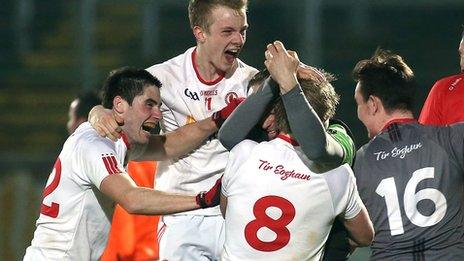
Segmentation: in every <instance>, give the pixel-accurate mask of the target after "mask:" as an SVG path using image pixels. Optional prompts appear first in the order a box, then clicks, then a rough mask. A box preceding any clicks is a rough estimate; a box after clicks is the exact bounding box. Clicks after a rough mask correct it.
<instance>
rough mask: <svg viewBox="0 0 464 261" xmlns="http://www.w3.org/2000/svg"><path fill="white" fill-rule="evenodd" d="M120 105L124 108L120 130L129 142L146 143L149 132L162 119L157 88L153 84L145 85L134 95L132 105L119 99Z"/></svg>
mask: <svg viewBox="0 0 464 261" xmlns="http://www.w3.org/2000/svg"><path fill="white" fill-rule="evenodd" d="M121 106H122V107H123V108H124V112H123V115H122V116H123V118H124V125H123V126H122V130H123V131H124V133H125V134H126V135H127V137H128V139H129V143H130V144H147V143H148V141H149V137H150V135H151V134H150V132H151V131H152V130H153V129H154V128H155V127H156V125H157V124H158V122H159V121H160V120H161V119H162V114H161V111H160V106H161V96H160V91H159V88H158V87H156V86H153V85H148V86H145V87H144V89H143V93H142V94H140V95H137V96H135V97H134V100H133V101H132V105H129V103H128V102H127V101H125V100H121Z"/></svg>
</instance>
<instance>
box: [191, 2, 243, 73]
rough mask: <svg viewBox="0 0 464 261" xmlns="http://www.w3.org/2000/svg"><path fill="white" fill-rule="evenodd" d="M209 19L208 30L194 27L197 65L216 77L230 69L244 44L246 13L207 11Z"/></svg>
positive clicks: (237, 11) (220, 10)
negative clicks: (215, 74) (210, 69)
mask: <svg viewBox="0 0 464 261" xmlns="http://www.w3.org/2000/svg"><path fill="white" fill-rule="evenodd" d="M210 16H211V19H210V20H211V24H210V25H209V28H200V27H199V26H195V27H194V32H195V36H196V37H197V40H198V47H197V55H198V56H197V58H198V61H197V64H198V65H199V66H200V67H204V68H203V69H204V70H208V69H209V68H211V67H212V68H214V69H215V70H216V71H217V72H219V74H224V73H227V72H228V71H229V70H231V68H233V66H234V64H235V62H236V58H237V56H238V54H239V53H240V50H241V49H242V47H243V45H244V44H245V40H246V30H247V28H248V23H247V17H246V12H245V10H244V9H242V10H234V9H231V8H229V7H225V6H217V7H215V8H213V9H212V10H211V13H210ZM202 63H203V64H202ZM200 69H201V68H200Z"/></svg>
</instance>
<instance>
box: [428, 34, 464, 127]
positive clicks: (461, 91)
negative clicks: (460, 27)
mask: <svg viewBox="0 0 464 261" xmlns="http://www.w3.org/2000/svg"><path fill="white" fill-rule="evenodd" d="M458 52H459V57H460V60H459V64H460V66H461V72H460V73H459V74H456V75H452V76H448V77H445V78H443V79H441V80H438V81H437V82H436V83H435V84H434V85H433V86H432V89H431V90H430V93H429V95H428V97H427V100H426V101H425V103H424V106H423V107H422V111H421V113H420V116H419V122H420V123H422V124H431V125H448V124H452V123H456V122H460V121H464V31H463V32H462V35H461V42H460V43H459V48H458Z"/></svg>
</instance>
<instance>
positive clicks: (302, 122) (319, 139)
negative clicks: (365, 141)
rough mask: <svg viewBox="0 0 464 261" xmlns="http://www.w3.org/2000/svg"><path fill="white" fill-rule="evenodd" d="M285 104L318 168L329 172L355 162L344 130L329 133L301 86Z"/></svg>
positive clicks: (296, 132) (284, 97)
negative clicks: (344, 164)
mask: <svg viewBox="0 0 464 261" xmlns="http://www.w3.org/2000/svg"><path fill="white" fill-rule="evenodd" d="M282 101H283V102H284V106H285V110H286V113H287V118H288V122H289V124H290V128H291V130H292V135H293V136H294V138H295V139H296V140H297V141H298V143H299V144H300V146H301V149H302V150H303V152H304V153H305V155H306V156H307V157H308V158H309V159H310V160H312V161H313V162H315V163H316V165H318V169H320V170H321V171H327V170H330V169H332V168H335V167H337V166H339V165H341V164H343V163H349V164H351V163H352V159H353V155H354V145H353V141H352V139H351V138H350V137H349V136H348V135H347V134H346V130H345V129H344V127H343V126H342V125H336V126H335V125H333V126H332V125H331V126H329V131H326V129H325V127H324V124H323V123H322V122H321V120H320V118H319V117H318V116H317V113H316V112H315V111H314V109H313V108H312V106H311V104H310V103H309V102H308V100H307V99H306V97H305V96H304V94H303V92H302V90H301V87H300V86H299V85H297V86H295V87H294V88H293V89H291V90H290V91H289V92H288V93H286V94H284V95H282Z"/></svg>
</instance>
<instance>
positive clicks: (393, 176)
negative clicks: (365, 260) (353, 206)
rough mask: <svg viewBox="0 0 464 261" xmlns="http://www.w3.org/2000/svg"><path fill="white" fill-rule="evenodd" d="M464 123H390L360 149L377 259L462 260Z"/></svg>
mask: <svg viewBox="0 0 464 261" xmlns="http://www.w3.org/2000/svg"><path fill="white" fill-rule="evenodd" d="M463 134H464V125H455V126H451V127H432V126H423V125H420V124H418V123H416V122H410V123H402V124H397V123H393V124H391V125H390V126H389V127H388V128H387V130H385V131H384V132H383V133H381V134H379V135H377V136H376V137H374V138H373V139H372V140H371V141H370V142H369V143H368V144H366V145H364V146H363V147H362V148H361V149H360V150H359V151H358V154H357V157H356V162H355V168H354V170H355V175H356V180H357V184H358V189H359V194H360V196H361V198H362V200H363V202H364V204H365V205H366V208H367V210H368V212H369V214H370V217H371V220H372V222H373V224H374V229H375V233H376V235H375V239H374V243H373V245H372V251H373V252H372V259H373V260H393V259H395V260H464V228H463V221H464V219H463V212H462V198H463V195H464V194H463V175H464V171H463V169H464V168H463V164H464V160H463V156H464V155H463V149H464V147H463V137H464V135H463Z"/></svg>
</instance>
